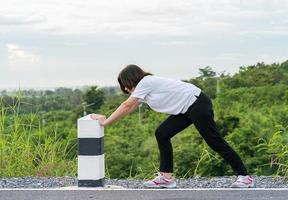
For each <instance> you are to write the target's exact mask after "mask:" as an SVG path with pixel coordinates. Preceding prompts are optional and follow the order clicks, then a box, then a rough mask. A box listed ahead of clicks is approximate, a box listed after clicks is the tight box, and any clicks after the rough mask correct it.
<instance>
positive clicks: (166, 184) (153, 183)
mask: <svg viewBox="0 0 288 200" xmlns="http://www.w3.org/2000/svg"><path fill="white" fill-rule="evenodd" d="M143 185H144V187H145V188H176V181H175V179H174V177H171V178H170V179H169V178H166V177H165V176H164V175H162V174H161V173H160V172H158V173H157V176H156V177H155V178H154V179H153V180H150V181H145V182H144V184H143Z"/></svg>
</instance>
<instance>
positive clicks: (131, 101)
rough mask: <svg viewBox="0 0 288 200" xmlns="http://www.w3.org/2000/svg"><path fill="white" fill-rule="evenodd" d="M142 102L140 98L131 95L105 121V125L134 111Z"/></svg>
mask: <svg viewBox="0 0 288 200" xmlns="http://www.w3.org/2000/svg"><path fill="white" fill-rule="evenodd" d="M139 104H141V102H138V98H135V97H129V98H128V99H127V100H126V101H124V102H123V103H121V105H120V106H119V107H118V108H117V109H116V110H115V111H114V112H113V113H112V114H111V115H110V116H109V117H108V118H107V119H106V120H105V121H104V122H103V126H106V125H109V124H112V123H113V122H115V121H117V120H119V119H120V118H122V117H124V116H126V115H127V114H129V113H131V112H132V111H134V110H135V109H136V108H137V107H138V106H139Z"/></svg>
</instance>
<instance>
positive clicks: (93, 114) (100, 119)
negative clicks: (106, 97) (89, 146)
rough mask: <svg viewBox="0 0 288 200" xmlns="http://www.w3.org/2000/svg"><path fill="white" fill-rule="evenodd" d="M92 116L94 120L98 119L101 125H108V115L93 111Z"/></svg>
mask: <svg viewBox="0 0 288 200" xmlns="http://www.w3.org/2000/svg"><path fill="white" fill-rule="evenodd" d="M90 117H91V119H93V120H98V121H99V123H100V125H101V126H106V123H105V121H106V116H105V115H100V114H95V113H92V114H91V115H90Z"/></svg>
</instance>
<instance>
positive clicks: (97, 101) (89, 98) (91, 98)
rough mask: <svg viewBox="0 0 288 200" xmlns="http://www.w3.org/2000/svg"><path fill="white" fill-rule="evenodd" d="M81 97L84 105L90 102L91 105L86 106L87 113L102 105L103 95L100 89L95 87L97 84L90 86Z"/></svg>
mask: <svg viewBox="0 0 288 200" xmlns="http://www.w3.org/2000/svg"><path fill="white" fill-rule="evenodd" d="M83 99H84V101H85V103H86V105H89V104H91V106H89V107H87V112H88V113H89V112H94V111H96V110H98V109H99V108H100V107H101V106H102V105H103V103H104V100H105V95H104V92H103V91H102V90H100V89H97V86H91V87H90V89H88V90H87V91H86V92H85V93H84V95H83ZM92 104H93V105H92Z"/></svg>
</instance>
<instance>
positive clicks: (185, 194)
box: [0, 189, 288, 200]
mask: <svg viewBox="0 0 288 200" xmlns="http://www.w3.org/2000/svg"><path fill="white" fill-rule="evenodd" d="M287 197H288V189H265V190H264V189H259V190H258V189H240V190H239V189H237V190H235V189H200V190H199V189H189V190H186V189H185V190H184V189H183V190H182V189H177V190H140V189H139V190H137V189H133V190H127V189H125V190H57V189H52V190H41V189H37V190H35V189H32V190H31V189H30V190H25V189H20V190H9V189H8V190H7V189H6V190H5V189H4V190H0V199H1V200H34V199H35V200H78V199H79V200H80V199H81V200H86V199H87V200H94V199H97V200H98V199H99V200H100V199H101V200H111V199H116V200H124V199H125V200H150V199H151V200H152V199H153V200H196V199H197V200H204V199H205V200H208V199H213V200H240V199H241V200H244V199H245V200H246V199H248V200H260V199H261V200H263V199H273V200H287Z"/></svg>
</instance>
